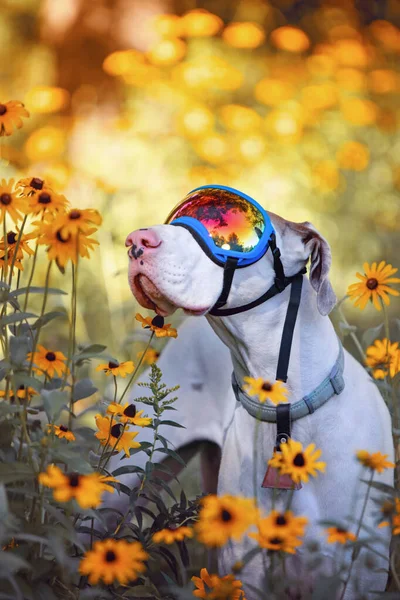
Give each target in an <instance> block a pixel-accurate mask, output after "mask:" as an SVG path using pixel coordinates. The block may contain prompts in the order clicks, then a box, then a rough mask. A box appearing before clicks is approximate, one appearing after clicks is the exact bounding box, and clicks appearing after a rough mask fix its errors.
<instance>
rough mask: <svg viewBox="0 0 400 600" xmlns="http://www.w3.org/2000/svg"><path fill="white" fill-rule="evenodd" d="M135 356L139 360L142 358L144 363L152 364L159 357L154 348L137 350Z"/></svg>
mask: <svg viewBox="0 0 400 600" xmlns="http://www.w3.org/2000/svg"><path fill="white" fill-rule="evenodd" d="M136 356H137V358H138V360H139V361H140V360H143V362H144V364H146V365H152V364H154V363H155V362H157V360H158V359H159V358H160V353H159V352H157V350H154V348H147V350H146V351H145V352H144V351H141V352H138V353H137V355H136Z"/></svg>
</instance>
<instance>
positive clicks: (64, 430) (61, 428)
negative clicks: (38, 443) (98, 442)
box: [47, 424, 76, 442]
mask: <svg viewBox="0 0 400 600" xmlns="http://www.w3.org/2000/svg"><path fill="white" fill-rule="evenodd" d="M47 432H48V433H50V432H53V433H54V435H56V436H57V437H58V438H64V439H66V440H68V441H69V442H74V441H75V440H76V437H75V436H74V434H73V433H72V431H71V430H70V429H68V427H65V425H52V424H49V425H47Z"/></svg>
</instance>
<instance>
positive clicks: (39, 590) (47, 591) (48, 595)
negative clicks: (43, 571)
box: [33, 581, 57, 600]
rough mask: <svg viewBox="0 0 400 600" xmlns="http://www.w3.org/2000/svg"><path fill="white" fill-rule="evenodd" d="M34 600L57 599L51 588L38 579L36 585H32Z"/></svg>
mask: <svg viewBox="0 0 400 600" xmlns="http://www.w3.org/2000/svg"><path fill="white" fill-rule="evenodd" d="M33 597H34V598H35V600H57V596H55V594H54V592H53V590H52V589H51V587H50V586H49V585H47V583H44V582H43V581H40V582H39V583H38V585H37V586H35V587H34V596H33Z"/></svg>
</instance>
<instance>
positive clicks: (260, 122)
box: [0, 0, 400, 360]
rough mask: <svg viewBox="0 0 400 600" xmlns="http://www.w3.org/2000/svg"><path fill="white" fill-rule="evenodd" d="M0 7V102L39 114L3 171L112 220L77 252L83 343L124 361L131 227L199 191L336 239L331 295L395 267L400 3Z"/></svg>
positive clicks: (105, 1)
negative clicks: (209, 189) (383, 265)
mask: <svg viewBox="0 0 400 600" xmlns="http://www.w3.org/2000/svg"><path fill="white" fill-rule="evenodd" d="M0 8H1V10H0V39H1V56H2V60H1V62H0V73H1V78H0V100H1V101H4V102H5V101H8V100H21V101H23V102H24V103H25V105H26V108H27V109H28V110H29V111H30V113H31V118H30V119H27V120H26V121H25V124H24V127H23V129H21V130H20V131H18V132H17V133H15V134H14V135H13V136H12V137H11V138H1V156H2V160H1V164H0V175H1V177H7V178H8V177H22V176H25V175H26V176H40V177H47V178H50V179H51V180H52V181H53V185H54V188H55V189H56V190H57V191H61V192H62V193H64V194H65V195H66V196H67V197H68V199H69V200H70V202H71V204H72V206H77V207H82V208H85V207H94V208H97V209H98V210H100V212H101V213H102V215H103V217H104V224H103V226H102V228H101V229H100V231H99V235H98V239H99V241H100V247H99V249H97V250H96V252H95V255H94V257H93V258H91V260H90V261H81V276H80V288H81V290H80V300H79V321H78V329H79V334H78V337H79V339H80V340H83V341H92V342H98V343H105V344H107V345H108V347H109V349H110V352H111V353H112V354H114V355H116V356H118V357H119V359H121V360H122V359H123V358H127V357H128V356H129V357H131V355H132V340H133V339H136V338H135V337H134V336H132V332H133V329H134V315H135V312H136V309H137V307H136V306H135V304H134V301H133V299H132V297H131V294H130V291H129V288H128V285H127V277H126V269H127V258H126V249H125V248H124V239H125V236H126V235H127V234H128V233H129V232H130V231H131V230H133V229H135V228H138V227H146V226H149V225H151V224H155V223H160V222H162V221H163V220H164V218H165V217H166V215H167V214H168V212H169V210H170V209H171V208H172V207H173V206H174V205H175V204H176V203H177V201H178V200H180V199H181V197H183V196H184V194H186V193H187V192H188V191H189V190H191V189H192V188H194V187H195V186H198V185H202V184H205V183H221V184H225V185H231V186H234V187H237V188H239V189H241V190H243V191H244V192H246V193H248V194H250V195H253V196H254V197H255V198H256V199H257V200H258V201H259V202H260V203H261V204H262V205H263V206H264V207H265V208H267V209H270V210H272V211H274V212H277V213H279V214H280V215H282V216H284V217H285V218H287V219H290V220H293V221H302V220H309V221H311V222H312V223H313V224H314V225H315V226H316V227H317V228H318V229H319V230H320V231H321V233H322V234H323V235H324V236H326V237H327V239H328V240H329V242H330V244H331V245H332V248H333V257H334V263H333V271H332V280H333V284H334V287H335V289H336V291H337V293H338V296H339V297H340V296H342V295H343V294H345V292H346V289H347V285H348V284H349V283H351V282H353V281H354V279H355V271H357V270H362V263H363V262H364V261H368V262H372V261H374V260H381V259H384V260H386V261H388V262H391V263H393V264H394V266H398V265H399V262H400V261H399V258H398V252H399V247H400V245H399V237H398V230H399V216H400V203H399V189H400V136H399V132H398V123H399V118H400V108H399V92H400V72H399V69H400V65H399V55H400V30H399V29H398V25H399V24H400V2H399V1H398V0H359V1H354V0H326V1H322V0H321V1H320V0H308V1H307V2H304V1H300V0H270V1H268V0H212V1H207V0H205V1H198V2H195V1H193V0H1V1H0ZM45 261H46V259H45V258H43V269H44V268H45ZM59 277H61V275H60V276H59ZM347 310H348V311H349V313H351V308H350V307H348V309H347ZM349 319H350V320H352V321H354V320H355V321H357V322H358V323H359V324H360V325H361V327H364V326H370V325H371V324H372V325H373V324H374V320H376V322H378V321H380V320H381V317H380V315H379V314H376V313H375V312H373V311H372V309H371V310H369V309H367V310H366V311H365V313H362V314H361V313H359V312H357V313H356V312H354V313H353V314H352V315H351V317H349ZM47 329H48V333H47V335H48V336H49V335H51V331H50V330H49V328H47Z"/></svg>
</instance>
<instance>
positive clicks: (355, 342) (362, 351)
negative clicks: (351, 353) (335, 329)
mask: <svg viewBox="0 0 400 600" xmlns="http://www.w3.org/2000/svg"><path fill="white" fill-rule="evenodd" d="M338 312H339V315H340V317H341V319H342V321H343V323H344V324H345V325H346V326H347V327H350V323H349V322H348V321H347V319H346V317H345V316H344V314H343V311H342V308H341V306H339V307H338ZM350 337H351V339H352V340H353V342H354V344H355V346H356V348H357V350H358V351H359V353H360V356H361V358H362V362H363V364H365V359H366V355H365V352H364V350H363V347H362V346H361V344H360V342H359V340H358V338H357V336H356V334H355V333H354V331H351V332H350Z"/></svg>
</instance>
